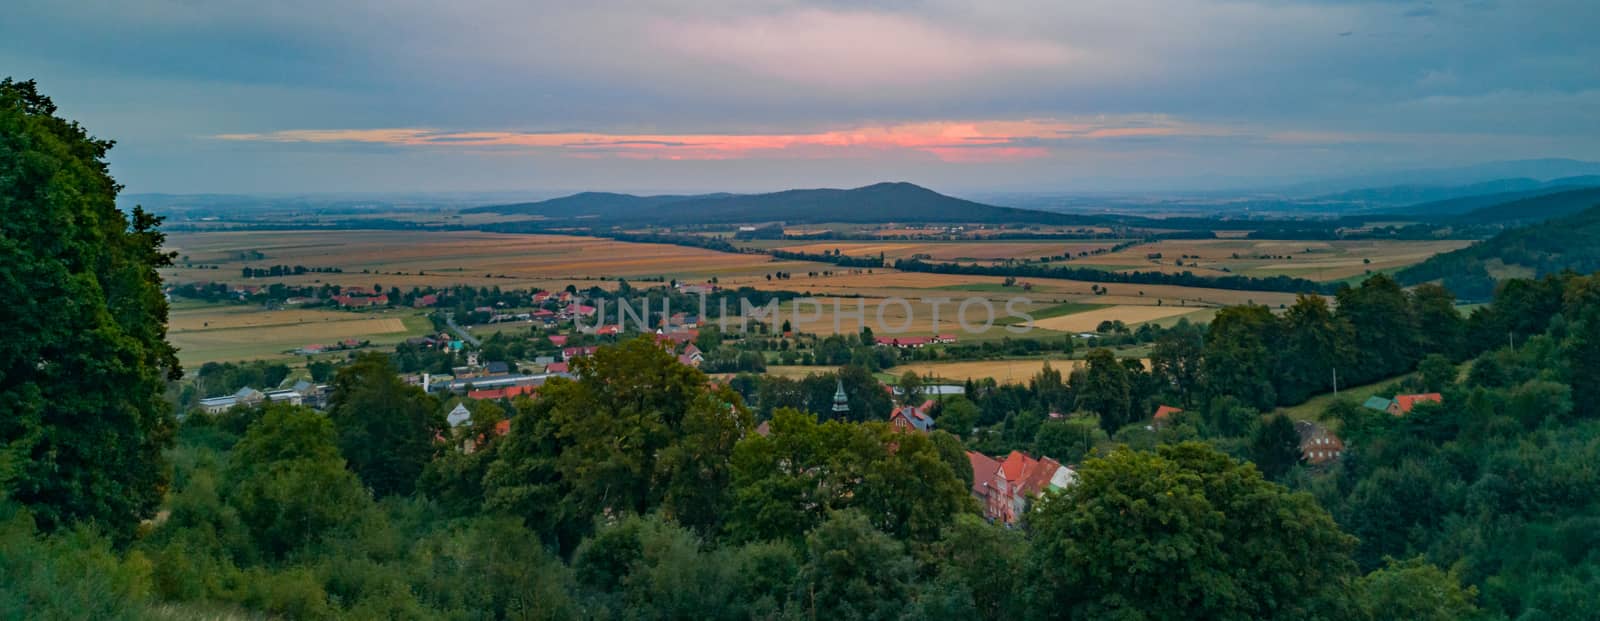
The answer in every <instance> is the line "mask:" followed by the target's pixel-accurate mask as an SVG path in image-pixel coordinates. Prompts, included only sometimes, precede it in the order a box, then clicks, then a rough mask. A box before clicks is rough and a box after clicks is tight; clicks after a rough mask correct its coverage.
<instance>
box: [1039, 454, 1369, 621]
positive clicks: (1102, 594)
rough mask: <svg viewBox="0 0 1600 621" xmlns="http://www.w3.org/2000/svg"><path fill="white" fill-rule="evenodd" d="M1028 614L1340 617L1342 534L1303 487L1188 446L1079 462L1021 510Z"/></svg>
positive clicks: (1344, 589) (1343, 613) (1347, 568)
mask: <svg viewBox="0 0 1600 621" xmlns="http://www.w3.org/2000/svg"><path fill="white" fill-rule="evenodd" d="M1029 520H1030V524H1031V530H1032V532H1033V535H1034V536H1033V541H1034V544H1033V548H1032V550H1031V552H1030V554H1029V559H1028V564H1027V566H1028V570H1027V571H1026V572H1025V575H1027V576H1028V580H1027V581H1026V586H1024V589H1025V592H1026V593H1027V597H1028V607H1027V613H1028V614H1029V615H1030V616H1032V617H1034V618H1039V619H1047V618H1061V617H1069V618H1075V619H1099V618H1114V619H1251V618H1279V619H1312V618H1324V619H1341V618H1347V617H1348V616H1349V614H1350V611H1349V610H1347V609H1346V608H1347V607H1348V606H1349V601H1348V600H1349V596H1350V591H1351V582H1352V580H1353V579H1354V578H1355V573H1356V566H1355V563H1354V562H1352V561H1351V560H1350V556H1349V551H1350V548H1351V547H1352V545H1354V540H1353V539H1352V538H1351V537H1350V536H1348V535H1345V534H1344V533H1341V532H1339V529H1338V527H1337V526H1336V525H1335V524H1334V522H1333V519H1332V518H1331V517H1330V516H1329V515H1328V513H1327V512H1326V511H1324V510H1323V509H1322V508H1321V507H1319V506H1317V504H1316V502H1315V501H1313V500H1312V499H1311V497H1310V496H1309V495H1306V494H1299V493H1291V492H1289V491H1288V490H1286V489H1284V488H1283V487H1281V486H1279V485H1277V484H1274V483H1270V482H1268V481H1266V480H1264V479H1262V478H1261V475H1260V473H1259V472H1258V471H1257V470H1256V469H1255V468H1254V467H1252V466H1250V465H1249V464H1245V463H1241V462H1238V461H1235V460H1234V459H1232V458H1230V457H1228V456H1227V455H1224V454H1222V453H1220V452H1218V451H1217V450H1216V449H1213V448H1211V447H1208V446H1206V445H1204V444H1199V443H1193V442H1190V443H1184V444H1178V445H1167V446H1161V447H1159V448H1158V450H1157V451H1156V452H1153V453H1152V452H1143V451H1134V450H1131V449H1119V450H1117V451H1114V452H1112V453H1111V454H1109V455H1107V456H1105V457H1100V458H1095V459H1090V460H1088V461H1086V462H1084V463H1083V466H1082V467H1081V468H1079V470H1078V481H1077V482H1076V483H1074V484H1073V485H1072V486H1071V487H1069V488H1067V489H1066V490H1065V491H1064V492H1062V493H1060V494H1058V495H1049V496H1046V497H1045V498H1044V499H1043V500H1041V501H1040V502H1039V505H1038V508H1037V509H1035V510H1034V511H1033V512H1032V513H1031V514H1030V517H1029Z"/></svg>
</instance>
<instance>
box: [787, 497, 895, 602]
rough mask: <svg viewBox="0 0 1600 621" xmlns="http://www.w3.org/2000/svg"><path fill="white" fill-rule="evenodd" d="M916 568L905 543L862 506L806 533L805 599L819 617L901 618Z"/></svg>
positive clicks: (802, 573)
mask: <svg viewBox="0 0 1600 621" xmlns="http://www.w3.org/2000/svg"><path fill="white" fill-rule="evenodd" d="M915 575H916V572H915V567H914V566H913V564H912V562H911V557H909V556H907V555H906V552H905V549H904V548H903V547H902V546H901V545H900V543H899V542H897V541H895V540H893V539H890V538H889V537H888V536H887V535H884V534H883V533H881V532H878V531H877V530H875V529H873V528H872V525H871V524H870V523H868V521H867V518H866V516H864V515H862V514H861V513H860V512H857V511H838V512H835V513H833V514H831V515H829V516H828V519H827V521H825V522H823V523H822V524H821V525H819V526H818V527H817V528H816V530H814V531H812V532H811V534H809V535H807V536H806V564H805V565H804V566H803V567H802V568H801V571H800V588H801V593H800V597H801V600H802V601H803V602H804V606H805V608H806V610H807V611H808V616H809V617H811V618H817V619H852V620H853V619H862V620H875V619H883V620H888V619H899V618H900V616H901V611H902V610H903V609H904V607H905V606H906V604H907V602H908V600H909V599H910V597H911V587H912V581H913V579H914V578H915Z"/></svg>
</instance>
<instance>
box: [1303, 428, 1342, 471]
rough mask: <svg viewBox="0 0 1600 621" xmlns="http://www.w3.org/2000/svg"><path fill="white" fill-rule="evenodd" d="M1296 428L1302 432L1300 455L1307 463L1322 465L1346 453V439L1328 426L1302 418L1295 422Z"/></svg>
mask: <svg viewBox="0 0 1600 621" xmlns="http://www.w3.org/2000/svg"><path fill="white" fill-rule="evenodd" d="M1294 430H1295V431H1297V432H1299V433H1300V456H1301V459H1304V460H1305V462H1306V463H1308V464H1311V465H1321V464H1325V463H1328V462H1331V461H1335V460H1337V459H1339V458H1340V457H1341V456H1343V455H1344V441H1343V440H1340V439H1339V436H1336V435H1333V432H1332V431H1328V428H1327V427H1323V426H1322V425H1318V424H1316V423H1313V422H1311V421H1308V420H1302V421H1296V422H1295V424H1294Z"/></svg>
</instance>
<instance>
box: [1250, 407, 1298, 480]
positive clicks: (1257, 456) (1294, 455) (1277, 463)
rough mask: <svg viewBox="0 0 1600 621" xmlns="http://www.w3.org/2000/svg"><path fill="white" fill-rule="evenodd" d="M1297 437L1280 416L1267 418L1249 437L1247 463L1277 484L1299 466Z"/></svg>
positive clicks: (1290, 426) (1286, 418) (1292, 424)
mask: <svg viewBox="0 0 1600 621" xmlns="http://www.w3.org/2000/svg"><path fill="white" fill-rule="evenodd" d="M1300 458H1301V453H1300V433H1299V432H1297V431H1295V428H1294V421H1293V420H1290V419H1289V417H1287V416H1284V415H1282V414H1274V415H1272V416H1269V417H1267V419H1266V420H1265V421H1264V422H1262V423H1261V426H1260V427H1257V428H1256V431H1255V434H1254V435H1252V436H1251V437H1250V461H1252V462H1255V464H1256V467H1257V468H1260V469H1261V474H1262V475H1263V476H1265V477H1266V478H1268V479H1271V480H1274V481H1276V480H1280V479H1282V478H1283V476H1284V475H1286V474H1288V473H1289V471H1290V470H1292V469H1294V467H1295V466H1297V465H1299V464H1300Z"/></svg>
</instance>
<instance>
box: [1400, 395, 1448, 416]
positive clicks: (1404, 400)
mask: <svg viewBox="0 0 1600 621" xmlns="http://www.w3.org/2000/svg"><path fill="white" fill-rule="evenodd" d="M1418 403H1444V396H1443V395H1440V394H1439V393H1436V392H1425V393H1420V394H1415V395H1395V396H1394V403H1391V404H1389V410H1388V412H1389V413H1390V414H1393V415H1395V416H1405V415H1406V414H1409V413H1411V410H1412V408H1415V407H1417V404H1418Z"/></svg>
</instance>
